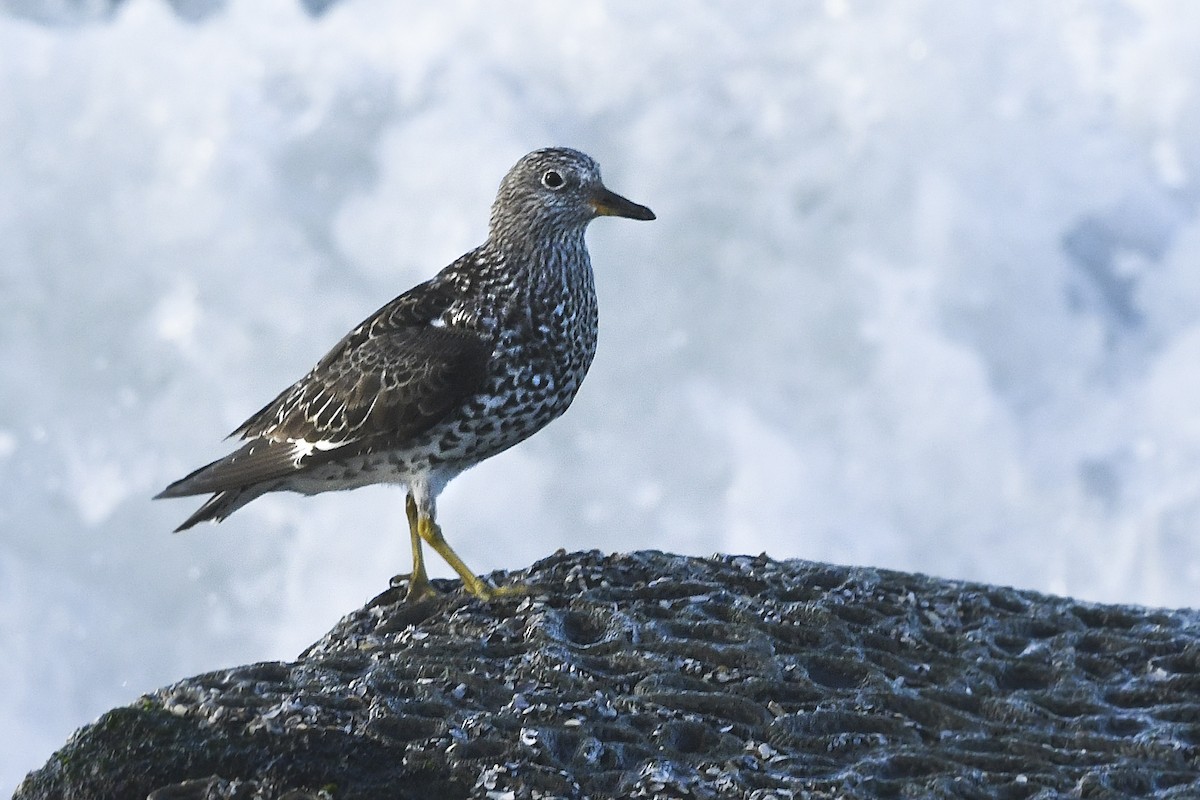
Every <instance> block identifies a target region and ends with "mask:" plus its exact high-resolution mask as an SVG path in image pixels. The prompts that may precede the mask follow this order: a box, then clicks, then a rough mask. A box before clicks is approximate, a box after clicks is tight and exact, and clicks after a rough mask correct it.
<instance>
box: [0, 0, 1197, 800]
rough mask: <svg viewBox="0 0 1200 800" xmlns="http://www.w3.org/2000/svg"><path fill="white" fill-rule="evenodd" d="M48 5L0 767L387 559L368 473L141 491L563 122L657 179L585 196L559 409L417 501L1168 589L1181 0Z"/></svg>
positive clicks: (389, 568)
mask: <svg viewBox="0 0 1200 800" xmlns="http://www.w3.org/2000/svg"><path fill="white" fill-rule="evenodd" d="M41 5H44V6H45V7H47V8H51V7H53V9H57V10H55V11H53V13H50V12H47V15H46V16H45V17H44V18H46V19H52V20H53V21H56V22H60V23H79V24H71V25H64V26H59V27H55V26H47V25H44V24H42V23H35V22H30V21H29V20H28V19H27V18H26V17H24V16H20V15H19V13H18V12H22V11H23V10H24V11H28V10H29V9H31V8H35V7H38V6H39V4H38V3H36V2H32V1H31V0H30V1H26V2H20V3H14V2H9V3H6V4H4V5H3V7H4V8H7V9H8V13H0V97H2V98H4V101H3V102H2V103H0V409H2V410H3V419H0V424H2V425H3V428H2V431H0V526H2V530H3V539H2V540H0V601H2V602H0V641H2V642H3V643H4V653H5V656H4V658H2V659H0V681H2V682H3V685H4V686H5V687H7V689H8V691H5V692H2V693H0V740H2V741H3V742H4V743H5V745H6V746H5V747H0V793H3V792H4V791H7V789H4V788H3V787H6V786H11V785H15V783H16V782H17V781H18V780H19V778H20V776H21V775H22V774H23V772H24V771H25V770H27V769H30V768H33V767H35V766H37V765H39V764H40V763H41V762H42V761H43V760H44V759H45V758H46V757H47V756H48V755H49V753H50V752H51V750H52V749H53V748H54V747H56V746H58V745H60V744H61V743H62V742H63V741H64V740H65V738H66V736H67V735H68V734H69V733H70V732H71V730H73V729H74V728H75V727H76V726H78V725H80V724H82V723H84V722H86V721H88V720H89V719H90V718H93V717H94V716H96V715H97V714H99V713H100V712H102V711H103V710H105V709H107V708H109V707H111V706H112V705H114V704H117V703H122V702H128V701H131V700H132V699H134V698H135V697H136V696H137V695H138V694H139V693H140V692H142V691H147V690H150V689H153V688H155V687H157V686H159V685H162V684H164V683H167V682H169V681H171V680H172V679H174V678H177V677H181V676H184V675H188V674H193V673H196V672H199V671H201V670H205V669H210V668H217V667H220V666H223V665H228V664H233V663H243V662H248V661H255V660H261V659H270V658H288V657H291V656H294V655H295V654H296V653H297V652H298V651H299V650H300V649H301V648H302V647H303V646H304V645H305V644H307V643H308V642H310V641H311V640H313V639H315V638H316V637H317V636H318V635H320V634H321V633H322V632H323V631H324V630H326V629H327V628H328V627H329V626H331V625H332V624H333V623H334V622H335V621H336V620H337V618H338V617H339V616H340V615H341V614H343V613H345V612H347V611H349V610H351V609H352V608H354V607H356V606H357V605H359V604H360V603H361V602H362V601H364V600H366V599H367V598H368V597H370V596H371V595H373V594H374V593H376V592H378V591H380V590H382V589H383V588H384V587H385V586H386V581H387V578H388V577H389V576H390V575H391V574H393V573H397V572H404V571H406V570H407V563H408V562H407V559H408V555H407V536H405V535H403V534H402V531H403V525H404V521H403V520H404V518H403V505H402V498H401V497H400V495H399V493H398V492H397V491H396V490H395V489H384V488H379V489H375V488H372V489H366V490H360V491H358V492H356V493H354V494H353V495H342V496H324V497H319V498H302V497H296V496H291V497H278V498H275V497H268V498H263V499H261V500H258V501H256V502H255V503H253V504H251V505H250V506H248V507H247V508H245V509H244V510H242V511H239V512H238V513H237V514H236V515H235V516H234V517H232V518H231V519H230V520H228V521H227V522H225V523H224V524H222V525H221V526H220V527H218V528H205V529H202V530H198V531H193V532H191V533H189V534H187V535H184V536H178V537H172V536H169V535H167V533H166V532H167V531H169V530H171V529H172V528H173V527H174V526H175V525H176V524H178V522H179V521H180V520H181V519H183V517H185V516H186V515H187V514H188V513H190V511H191V510H192V508H193V505H192V504H190V503H189V502H187V501H171V502H169V503H168V502H162V503H151V502H150V501H149V497H150V496H151V495H152V494H154V493H155V492H156V491H157V490H159V489H160V488H162V486H164V485H165V484H166V483H168V482H169V481H170V480H173V479H175V478H177V477H179V476H181V475H182V474H184V473H186V472H187V471H188V470H190V469H192V468H194V467H196V466H198V465H200V464H201V463H203V462H204V461H205V460H207V459H211V458H215V457H217V456H220V455H223V454H224V453H225V452H226V450H227V448H228V447H229V446H230V445H229V443H223V442H221V441H220V437H221V436H222V435H223V434H224V433H226V432H227V431H229V430H231V429H232V428H234V427H235V426H236V425H237V424H238V423H240V422H241V421H242V420H243V419H244V418H245V417H246V416H248V415H249V414H250V413H252V412H253V411H255V410H256V409H258V408H259V407H260V406H261V405H262V404H264V403H265V402H267V401H268V400H269V399H270V398H271V397H273V396H274V395H275V393H277V392H278V391H279V390H280V389H282V388H283V387H284V386H285V385H287V383H289V382H290V381H292V380H294V379H296V378H298V377H300V376H301V375H302V374H303V373H304V372H305V371H306V370H307V369H309V367H311V365H312V364H313V363H314V362H315V360H316V359H317V358H319V357H320V356H321V355H322V354H323V352H324V351H325V349H326V348H327V347H328V346H330V345H331V344H332V343H333V342H334V341H336V340H337V338H338V337H339V336H341V335H342V334H343V333H344V332H345V331H346V330H348V329H349V328H350V327H351V326H352V325H354V324H356V323H357V322H359V321H360V320H361V319H362V318H363V317H365V316H366V315H367V314H368V313H370V312H371V311H373V310H374V309H375V308H377V307H378V306H379V305H381V304H382V303H383V302H384V301H386V300H388V299H390V298H391V297H392V296H393V295H394V294H396V293H398V292H399V291H401V290H403V289H406V288H408V287H409V286H411V285H412V284H414V283H416V282H417V281H419V280H422V279H424V278H426V277H428V276H429V275H430V274H431V273H432V272H433V271H434V270H436V269H437V268H439V267H441V266H442V265H444V264H446V263H449V261H450V260H451V259H453V258H455V257H456V256H458V255H459V254H460V253H462V252H464V251H465V250H467V249H468V248H469V247H472V246H474V245H476V244H478V242H479V241H480V239H481V237H482V236H483V235H484V233H485V229H486V221H487V214H488V207H489V204H490V202H491V198H492V194H493V192H494V191H495V187H496V185H497V184H498V182H499V179H500V177H501V176H502V175H503V174H504V172H505V171H506V170H507V169H508V167H509V166H511V164H512V163H513V162H514V161H515V160H516V159H517V158H518V157H519V156H520V155H522V154H523V153H524V152H525V151H527V150H530V149H532V148H534V147H538V146H543V145H547V144H566V145H571V146H574V147H578V148H580V149H583V150H585V151H587V152H589V153H590V154H592V155H594V156H595V157H596V158H597V159H598V160H599V161H600V163H601V164H602V165H603V168H604V174H605V178H606V181H607V183H608V184H609V185H610V186H611V188H613V189H614V190H615V191H618V192H620V193H622V194H624V195H626V196H628V197H630V198H632V199H634V200H636V201H638V202H641V203H645V204H647V205H649V206H650V207H652V208H653V209H654V210H655V212H656V213H657V214H658V217H659V219H658V221H656V222H652V223H635V222H631V221H628V220H611V219H605V220H600V221H598V222H597V223H596V224H595V225H594V226H593V229H592V231H591V232H590V233H589V237H590V242H591V248H592V255H593V262H594V265H595V268H596V272H597V287H598V291H599V294H600V301H601V318H602V331H601V345H600V351H599V354H598V356H597V359H596V364H595V366H594V368H593V373H592V375H591V377H590V378H589V380H588V381H587V383H585V385H584V387H583V390H582V392H581V394H580V396H579V398H578V400H577V401H576V407H575V408H574V409H573V410H572V411H571V413H569V414H568V415H567V416H566V417H565V419H564V420H562V421H561V422H558V423H555V425H554V426H552V427H551V428H550V430H549V431H547V432H546V433H544V434H542V435H541V436H539V437H536V438H535V439H533V440H532V441H530V442H528V443H527V444H525V445H523V446H522V447H521V448H519V449H518V450H516V451H513V452H510V453H508V454H505V455H503V456H501V457H498V458H497V459H495V460H494V461H493V462H490V463H488V464H485V465H483V466H481V467H479V468H478V469H476V470H474V471H473V472H471V473H468V474H467V475H465V476H463V477H461V478H459V479H458V480H457V481H455V482H454V483H452V484H451V485H450V487H449V488H448V490H447V491H446V493H445V494H444V495H443V498H442V502H441V503H440V513H441V519H442V522H443V524H444V528H445V530H446V532H447V535H448V536H449V538H450V540H451V541H452V542H453V544H454V546H455V547H456V548H457V549H458V550H459V552H460V553H462V555H463V557H464V558H465V559H466V560H467V562H468V563H469V564H471V565H472V566H473V567H474V568H476V569H477V570H480V571H487V570H490V569H494V568H500V567H519V566H523V565H525V564H527V563H529V562H530V561H532V560H534V559H536V558H538V557H541V556H544V555H546V554H549V553H550V552H552V551H553V550H554V549H556V548H558V547H566V548H587V547H600V548H603V549H606V550H623V549H630V548H640V547H660V548H663V549H670V550H676V551H683V552H690V553H696V554H707V553H710V552H713V551H717V550H722V551H734V552H737V551H760V550H766V551H767V552H769V553H771V554H772V555H774V556H776V557H803V558H811V559H818V560H833V561H840V562H854V563H864V564H873V565H878V566H885V567H894V568H901V569H915V570H921V571H924V572H929V573H934V574H939V575H944V576H948V577H955V578H968V579H978V580H985V581H991V582H998V583H1006V584H1015V585H1017V586H1022V587H1029V588H1037V589H1042V590H1049V591H1055V592H1062V593H1069V594H1072V595H1077V596H1081V597H1085V598H1090V599H1096V600H1108V601H1123V602H1137V603H1148V604H1167V605H1188V604H1190V605H1195V604H1196V602H1197V596H1196V586H1198V585H1200V537H1197V536H1196V531H1197V530H1198V529H1200V405H1198V404H1197V397H1198V396H1200V367H1198V365H1200V269H1197V267H1196V265H1197V263H1200V224H1198V223H1197V214H1196V208H1197V204H1196V198H1197V189H1198V184H1197V178H1196V176H1197V171H1198V170H1200V135H1197V134H1198V133H1200V102H1198V101H1197V95H1198V91H1200V86H1198V80H1200V51H1198V50H1197V49H1196V47H1195V44H1194V43H1195V41H1196V38H1197V35H1198V34H1200V6H1196V5H1195V4H1191V3H1187V2H1149V1H1148V0H1147V1H1138V2H1135V1H1134V0H1129V1H1128V2H1114V3H1107V4H1100V5H1094V6H1078V5H1072V6H1068V5H1066V4H1053V3H1051V4H1047V3H1040V2H1034V1H1033V0H1028V1H1026V2H1014V3H1007V4H1004V5H988V4H946V3H937V4H935V3H906V4H873V5H870V6H866V7H864V6H860V4H858V3H855V2H829V3H826V4H824V6H816V5H813V4H796V3H788V2H778V3H758V4H753V5H751V6H749V7H744V6H739V7H738V8H736V9H734V7H732V6H730V5H728V4H722V3H708V4H700V3H695V4H688V5H686V6H678V7H675V8H674V9H673V10H672V11H671V12H670V13H668V12H667V11H665V10H663V9H661V8H660V7H659V6H656V5H646V4H644V3H634V2H599V1H598V0H593V1H592V2H582V3H571V4H562V3H554V2H550V1H549V0H547V2H542V3H526V4H521V5H519V6H513V5H511V4H509V5H488V4H478V3H472V2H468V1H467V0H461V2H451V3H449V4H447V3H442V4H436V5H430V6H419V5H414V4H395V3H387V2H382V0H379V1H377V2H368V1H367V0H361V1H360V2H344V3H340V4H337V5H335V6H334V7H333V8H332V9H331V10H330V11H329V12H328V13H327V14H325V15H324V16H323V17H321V18H319V19H315V20H314V19H312V18H310V17H309V16H307V15H306V14H305V13H304V12H303V11H302V10H301V8H300V6H299V4H298V3H295V2H291V0H270V1H269V2H256V3H230V4H229V5H228V8H226V9H225V10H223V11H218V12H216V13H214V14H212V15H211V16H208V17H207V18H206V19H203V20H201V21H199V22H195V23H193V22H188V21H185V20H182V19H180V18H179V17H177V16H175V15H174V14H173V13H172V12H171V11H170V9H169V7H168V5H167V4H166V3H159V2H142V3H128V4H123V5H122V6H121V7H120V9H119V10H118V11H117V12H115V13H112V14H108V13H106V12H103V11H102V10H101V9H103V8H105V7H106V4H103V3H81V4H62V3H49V2H47V3H45V4H41ZM211 5H212V7H218V6H219V4H211ZM72 9H74V10H72ZM81 14H82V15H84V16H85V17H86V16H88V15H90V16H91V17H92V19H90V20H87V19H85V20H82V21H81V20H79V19H78V18H76V17H77V15H81ZM72 15H76V17H73V16H72ZM197 502H198V501H197ZM431 567H432V568H433V569H435V570H436V571H437V573H436V574H439V575H449V574H450V573H449V570H448V569H446V568H445V567H444V565H441V564H440V562H438V561H436V559H434V560H432V561H431Z"/></svg>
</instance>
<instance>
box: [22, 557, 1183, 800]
mask: <svg viewBox="0 0 1200 800" xmlns="http://www.w3.org/2000/svg"><path fill="white" fill-rule="evenodd" d="M493 577H495V578H497V579H498V580H499V582H502V583H504V582H508V581H510V580H521V581H526V582H527V583H528V584H529V585H530V587H531V590H530V593H529V595H528V596H526V597H524V598H516V599H513V600H506V601H502V602H496V603H492V604H482V603H479V602H478V601H475V600H470V599H467V598H466V597H464V596H463V595H462V594H461V593H457V592H456V593H452V594H447V595H446V596H445V597H442V598H435V599H433V600H428V601H423V602H422V603H419V604H405V603H404V602H403V600H402V598H403V593H404V591H403V590H404V587H403V585H402V584H401V583H400V582H397V585H396V586H394V587H393V588H392V589H390V590H388V591H387V592H385V593H384V594H382V595H380V596H379V597H377V598H376V599H375V600H373V601H372V602H371V603H370V604H368V605H367V606H366V607H365V608H363V609H361V610H359V611H356V612H354V613H353V614H350V615H349V616H347V617H346V618H345V619H343V620H342V621H341V622H340V623H339V624H338V625H337V626H336V627H335V628H334V629H333V630H332V631H331V632H330V633H329V634H328V635H327V636H325V637H324V638H323V639H322V640H321V641H319V642H317V643H316V644H314V645H313V646H312V647H310V648H309V649H308V650H307V651H306V652H305V653H303V654H302V655H301V656H300V658H299V659H298V660H297V661H295V662H292V663H262V664H254V665H250V666H245V667H237V668H234V669H229V670H222V671H219V672H212V673H208V674H205V675H201V676H198V677H195V678H189V679H187V680H184V681H181V682H179V683H176V684H174V685H172V686H168V687H166V688H164V689H160V690H159V691H156V692H153V693H151V694H149V695H146V696H145V697H143V698H142V699H141V700H140V701H139V702H138V703H136V704H134V705H133V706H130V707H127V708H122V709H117V710H115V711H112V712H110V713H109V714H107V715H105V716H104V717H102V718H101V719H100V720H99V721H97V722H96V723H95V724H94V725H91V726H88V727H85V728H83V729H81V730H80V731H79V732H78V733H76V735H75V736H74V737H72V739H71V740H70V741H69V742H68V743H67V745H66V746H65V747H64V748H63V749H62V750H61V751H59V752H58V753H57V754H55V756H54V757H52V758H51V759H50V761H49V762H48V763H47V764H46V766H44V767H43V768H42V769H41V770H39V771H38V772H35V773H32V774H31V775H30V776H29V778H28V779H27V780H26V782H25V783H24V784H23V785H22V786H21V788H20V789H18V791H17V795H16V797H17V798H22V800H26V799H30V798H85V797H86V798H121V799H122V800H123V799H124V798H131V797H147V796H149V797H150V798H152V800H185V799H186V800H201V799H202V798H210V799H212V800H215V799H216V798H238V799H239V800H241V799H245V800H249V799H250V798H281V799H283V798H287V800H302V798H468V797H472V798H553V797H558V798H584V797H590V798H607V797H623V798H624V797H656V798H725V797H730V798H772V797H780V798H793V797H794V798H800V797H806V798H808V797H811V798H824V797H829V798H835V797H836V798H905V797H962V798H1053V797H1080V798H1125V797H1161V798H1184V797H1189V798H1195V797H1200V613H1198V612H1196V611H1193V610H1180V611H1170V610H1157V609H1143V608H1134V607H1122V606H1105V605H1096V604H1089V603H1082V602H1076V601H1072V600H1069V599H1062V598H1056V597H1048V596H1045V595H1040V594H1036V593H1033V592H1026V591H1017V590H1013V589H1007V588H1000V587H994V586H986V585H979V584H967V583H959V582H951V581H943V580H938V579H934V578H929V577H925V576H920V575H911V574H905V573H899V572H891V571H885V570H873V569H865V568H850V567H835V566H829V565H824V564H814V563H810V562H803V561H786V562H779V561H772V560H770V559H768V558H766V557H747V556H716V557H713V558H711V559H697V558H687V557H682V556H673V555H668V554H662V553H657V552H641V553H633V554H629V555H614V556H604V555H601V554H600V553H596V552H590V553H577V554H570V555H568V554H558V555H555V556H553V557H551V558H549V559H546V560H544V561H542V562H539V563H538V564H536V565H534V566H533V567H532V568H530V569H529V570H527V571H524V572H521V573H514V574H512V575H507V576H505V575H496V576H493ZM455 587H456V584H452V583H450V582H444V583H442V585H441V588H443V589H453V588H455Z"/></svg>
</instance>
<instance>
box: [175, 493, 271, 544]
mask: <svg viewBox="0 0 1200 800" xmlns="http://www.w3.org/2000/svg"><path fill="white" fill-rule="evenodd" d="M260 494H262V492H261V491H256V490H255V489H254V488H253V487H246V488H241V489H227V490H225V491H223V492H217V493H216V494H214V495H213V496H212V497H210V498H208V500H206V501H205V503H204V505H202V506H200V508H198V509H196V513H194V514H192V515H191V516H190V517H188V518H187V519H185V520H184V521H183V524H182V525H180V526H179V527H178V528H176V529H175V533H179V532H180V531H186V530H187V529H188V528H190V527H192V526H193V525H196V524H198V523H201V522H207V521H208V520H212V521H213V522H220V521H221V520H223V519H225V518H226V517H228V516H229V515H230V514H232V513H233V512H234V511H237V510H238V509H239V508H241V507H242V506H244V505H246V503H249V502H250V501H251V500H253V499H254V498H256V497H258V496H259V495H260Z"/></svg>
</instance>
